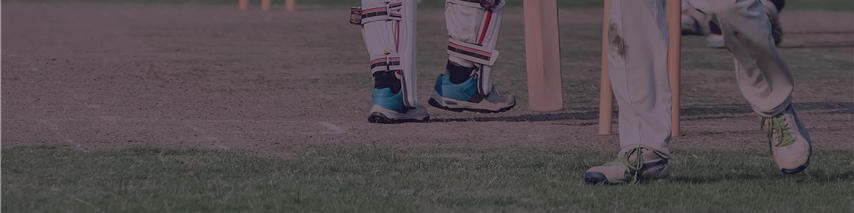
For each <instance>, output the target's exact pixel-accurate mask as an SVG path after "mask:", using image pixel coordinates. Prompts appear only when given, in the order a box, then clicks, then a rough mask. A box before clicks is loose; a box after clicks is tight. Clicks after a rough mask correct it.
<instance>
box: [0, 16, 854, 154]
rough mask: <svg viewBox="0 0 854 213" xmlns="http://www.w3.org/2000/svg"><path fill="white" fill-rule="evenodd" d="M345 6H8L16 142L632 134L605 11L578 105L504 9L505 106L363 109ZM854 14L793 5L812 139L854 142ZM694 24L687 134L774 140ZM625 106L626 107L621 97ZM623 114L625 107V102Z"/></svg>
mask: <svg viewBox="0 0 854 213" xmlns="http://www.w3.org/2000/svg"><path fill="white" fill-rule="evenodd" d="M348 12H349V11H348V10H347V8H329V7H308V8H305V7H304V8H300V10H299V11H295V12H286V11H283V10H282V8H274V9H273V10H271V11H268V12H262V11H258V10H249V11H239V10H237V8H236V6H199V5H86V4H49V5H38V4H4V5H3V7H2V44H3V46H2V147H3V148H9V147H16V146H30V145H40V144H48V145H60V146H69V147H73V148H76V149H82V150H105V149H106V150H109V149H117V148H125V147H132V146H155V147H165V148H203V149H239V150H248V151H251V152H254V153H258V154H260V155H263V156H271V157H288V156H292V155H293V154H295V153H301V152H307V151H308V152H310V151H311V150H312V147H316V146H317V145H332V146H344V147H346V146H382V147H388V148H402V149H410V148H415V149H417V148H455V147H460V148H475V149H479V148H487V149H494V148H499V149H501V148H511V149H512V148H517V147H534V148H541V149H551V150H589V151H602V152H616V150H618V145H617V144H618V141H617V135H616V133H617V131H618V130H617V126H616V118H615V119H613V121H614V123H613V124H612V125H614V133H615V134H612V135H607V136H600V135H597V125H598V120H597V116H598V91H599V89H598V86H599V84H598V82H599V55H600V49H599V48H600V47H601V43H600V42H601V37H600V36H601V26H602V25H601V15H602V12H601V10H561V11H560V17H561V18H560V19H561V20H560V27H561V44H560V45H561V47H562V53H561V58H562V66H563V92H564V100H565V103H564V109H563V110H560V111H557V112H548V113H539V112H533V111H531V110H530V109H529V108H528V106H527V105H528V101H527V90H526V84H527V82H526V78H525V76H526V75H525V60H524V43H523V42H524V32H523V20H522V10H521V8H510V9H508V10H507V11H506V13H505V17H504V21H503V23H504V24H503V26H502V32H501V33H502V34H501V38H500V39H501V40H500V41H499V51H501V59H500V60H499V62H498V63H497V64H498V65H497V66H496V69H497V74H496V80H495V81H496V83H497V84H498V85H499V88H500V89H501V90H503V91H507V92H509V93H512V94H514V95H516V96H517V97H518V106H517V107H516V108H515V109H513V110H511V111H509V112H506V113H502V114H489V115H482V114H474V113H452V112H444V111H441V110H438V109H435V108H429V110H430V113H431V118H432V119H433V121H432V122H429V123H414V124H398V125H381V124H370V123H368V122H367V118H366V117H367V114H368V113H367V112H368V109H369V107H370V106H369V105H370V92H371V86H372V80H371V78H370V75H369V69H368V63H367V61H368V56H367V51H366V50H365V49H364V46H363V43H362V39H361V37H360V31H359V28H358V27H357V26H353V25H348V24H347V20H346V19H347V18H348ZM851 17H852V13H850V12H807V11H784V12H783V14H782V17H781V20H782V21H783V26H784V30H785V32H786V37H785V40H784V43H783V44H782V46H781V48H780V49H781V51H782V52H783V55H784V57H785V58H786V59H787V60H788V61H789V65H790V67H791V68H792V71H793V74H794V76H795V79H796V88H795V92H794V95H795V97H794V101H795V103H796V104H795V105H796V107H797V109H798V110H799V114H800V116H801V117H802V119H803V121H804V122H805V124H806V126H807V127H808V128H809V129H810V134H811V135H812V138H813V141H814V142H813V143H814V148H816V149H823V150H828V149H845V150H851V149H852V147H854V146H852V139H851V138H852V136H854V128H852V124H853V123H852V121H854V120H852V115H854V103H852V97H854V96H852V94H854V93H852V85H854V73H852V70H854V68H852V64H854V63H852V61H854V27H852V26H854V24H852V19H851ZM418 22H419V34H418V36H419V41H418V45H419V61H418V66H419V71H420V72H419V75H418V77H419V91H418V93H419V96H420V99H421V100H422V101H424V104H426V99H427V97H428V96H429V94H430V92H431V89H432V85H433V81H434V80H435V77H436V75H438V74H439V73H442V72H443V68H444V62H445V60H446V58H445V52H444V48H445V45H446V42H447V40H446V37H445V30H444V19H443V15H442V11H441V10H439V9H422V10H421V11H420V12H419V21H418ZM702 41H703V38H702V37H698V36H685V37H683V56H682V58H683V72H682V75H683V78H682V79H683V82H682V85H683V86H682V88H683V92H682V97H683V98H682V101H683V102H682V103H683V105H682V115H683V117H682V122H683V123H682V135H681V136H680V137H679V138H678V140H677V141H675V142H674V143H673V144H672V147H673V148H674V149H705V150H755V149H762V150H764V149H767V144H766V143H763V141H764V139H763V136H762V134H763V133H762V132H761V131H760V130H759V117H758V116H757V115H755V114H753V113H752V111H751V109H750V107H749V106H748V104H747V103H746V102H745V100H744V99H743V98H742V97H741V95H740V93H739V92H738V89H737V88H736V84H735V82H734V80H735V75H734V73H733V71H732V70H733V68H732V59H731V56H729V54H728V53H727V52H726V50H722V49H708V48H705V47H703V43H702ZM615 109H616V107H615ZM615 115H616V113H615Z"/></svg>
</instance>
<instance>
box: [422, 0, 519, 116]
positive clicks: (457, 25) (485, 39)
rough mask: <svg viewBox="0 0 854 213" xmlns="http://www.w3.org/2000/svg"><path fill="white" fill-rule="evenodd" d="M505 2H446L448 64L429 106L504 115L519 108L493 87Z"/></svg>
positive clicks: (512, 99)
mask: <svg viewBox="0 0 854 213" xmlns="http://www.w3.org/2000/svg"><path fill="white" fill-rule="evenodd" d="M503 8H504V1H500V0H446V1H445V19H446V22H447V27H448V36H449V38H448V63H447V65H446V74H445V75H439V77H438V78H437V79H436V85H435V88H434V91H433V94H432V95H431V96H430V100H429V103H430V105H431V106H434V107H436V108H440V109H445V110H451V111H457V112H460V111H464V110H467V111H473V112H480V113H497V112H504V111H507V110H510V109H511V108H513V106H516V99H515V98H514V97H513V96H512V95H510V94H502V93H500V92H498V91H497V90H496V89H495V88H494V85H493V84H492V65H493V64H494V63H495V59H496V58H498V51H496V50H495V46H496V43H497V42H498V31H499V29H500V26H501V14H502V13H503V12H502V11H503Z"/></svg>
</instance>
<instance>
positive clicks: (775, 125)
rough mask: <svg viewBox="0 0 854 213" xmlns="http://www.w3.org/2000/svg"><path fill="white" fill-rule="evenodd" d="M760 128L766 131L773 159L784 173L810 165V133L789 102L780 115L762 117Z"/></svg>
mask: <svg viewBox="0 0 854 213" xmlns="http://www.w3.org/2000/svg"><path fill="white" fill-rule="evenodd" d="M762 130H764V131H766V132H767V137H768V142H769V145H770V146H771V153H772V154H773V155H774V161H776V162H777V166H779V167H780V171H782V172H783V173H784V174H795V173H798V172H801V171H803V170H804V169H806V168H807V166H809V165H810V155H811V154H812V146H811V145H810V135H809V133H808V132H807V128H806V127H804V124H803V123H801V121H800V120H799V119H798V115H797V114H795V109H794V108H793V107H792V105H791V104H790V105H789V107H787V108H786V110H785V111H783V113H781V114H780V115H777V116H774V117H762Z"/></svg>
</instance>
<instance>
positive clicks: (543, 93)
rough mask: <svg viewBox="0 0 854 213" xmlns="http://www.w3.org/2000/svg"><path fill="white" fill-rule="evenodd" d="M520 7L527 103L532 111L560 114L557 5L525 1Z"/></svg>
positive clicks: (540, 0)
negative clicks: (523, 14) (522, 18)
mask: <svg viewBox="0 0 854 213" xmlns="http://www.w3.org/2000/svg"><path fill="white" fill-rule="evenodd" d="M523 7H524V8H523V10H524V13H525V55H526V63H527V68H528V100H529V104H530V107H531V110H534V111H541V112H548V111H556V110H560V109H562V108H563V91H562V89H561V77H560V37H559V35H558V18H557V1H556V0H525V1H523Z"/></svg>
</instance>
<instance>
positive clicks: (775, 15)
mask: <svg viewBox="0 0 854 213" xmlns="http://www.w3.org/2000/svg"><path fill="white" fill-rule="evenodd" d="M684 1H688V0H684ZM760 3H762V10H763V11H764V12H765V15H766V16H768V21H769V22H770V23H771V35H772V36H773V37H774V44H775V45H780V42H783V26H782V25H781V24H780V11H781V10H783V6H784V5H785V4H786V1H785V0H761V1H760ZM683 5H684V3H683ZM688 5H689V6H690V7H691V8H692V9H693V10H689V11H687V12H688V13H691V14H702V15H703V16H705V17H706V22H707V24H706V25H705V26H707V27H708V32H709V35H708V36H707V37H706V46H707V47H713V48H724V46H725V45H724V37H723V34H722V33H721V28H720V27H719V26H718V25H717V24H715V23H713V22H712V20H711V15H710V14H706V13H704V12H701V11H700V10H697V9H696V8H694V7H693V5H691V4H690V1H689V3H688Z"/></svg>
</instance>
